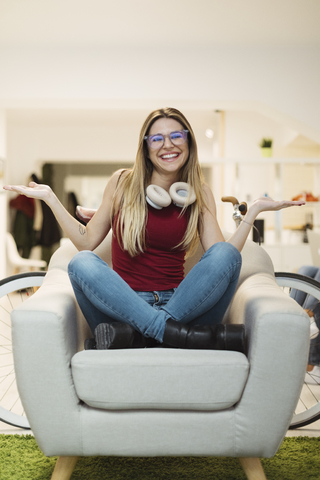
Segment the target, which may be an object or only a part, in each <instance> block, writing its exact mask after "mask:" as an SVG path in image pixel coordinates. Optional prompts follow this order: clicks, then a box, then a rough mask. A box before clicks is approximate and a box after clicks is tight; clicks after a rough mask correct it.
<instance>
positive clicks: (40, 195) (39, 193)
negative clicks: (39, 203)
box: [3, 182, 52, 202]
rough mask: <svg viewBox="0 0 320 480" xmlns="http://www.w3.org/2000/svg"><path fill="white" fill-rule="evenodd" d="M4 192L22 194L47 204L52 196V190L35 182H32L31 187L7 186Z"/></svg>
mask: <svg viewBox="0 0 320 480" xmlns="http://www.w3.org/2000/svg"><path fill="white" fill-rule="evenodd" d="M3 188H4V190H9V191H11V192H17V193H20V195H25V196H26V197H30V198H37V199H39V200H43V201H45V202H47V201H48V200H49V198H50V196H51V195H52V190H51V188H50V187H49V186H48V185H39V184H38V183H35V182H30V183H29V186H28V187H26V186H25V185H5V186H4V187H3Z"/></svg>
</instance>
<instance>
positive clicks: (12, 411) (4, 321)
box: [0, 272, 46, 429]
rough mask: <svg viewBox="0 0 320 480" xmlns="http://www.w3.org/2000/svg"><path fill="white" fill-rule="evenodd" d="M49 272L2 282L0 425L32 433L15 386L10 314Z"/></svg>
mask: <svg viewBox="0 0 320 480" xmlns="http://www.w3.org/2000/svg"><path fill="white" fill-rule="evenodd" d="M45 274H46V272H28V273H21V274H18V275H13V276H12V277H8V278H5V279H3V280H1V281H0V421H2V422H5V423H8V424H9V425H13V426H15V427H20V428H25V429H29V428H30V426H29V422H28V420H27V418H26V416H25V415H24V411H23V407H22V404H21V402H20V398H19V393H18V390H17V386H16V378H15V371H14V364H13V353H12V341H11V316H10V314H11V312H12V310H13V309H14V308H17V307H18V306H19V305H20V304H21V303H22V302H24V301H25V300H27V299H28V298H30V296H31V295H33V294H34V292H35V291H36V290H37V289H38V288H39V287H40V286H41V285H42V282H43V278H44V276H45Z"/></svg>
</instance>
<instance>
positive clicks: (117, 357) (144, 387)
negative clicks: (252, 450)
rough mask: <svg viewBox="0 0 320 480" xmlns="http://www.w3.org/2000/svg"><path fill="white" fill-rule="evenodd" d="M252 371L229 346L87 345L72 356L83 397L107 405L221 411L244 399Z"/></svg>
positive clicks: (93, 403)
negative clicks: (214, 348) (91, 347)
mask: <svg viewBox="0 0 320 480" xmlns="http://www.w3.org/2000/svg"><path fill="white" fill-rule="evenodd" d="M248 372H249V363H248V359H247V358H246V356H245V355H243V354H242V353H238V352H230V351H209V350H178V349H167V348H145V349H129V350H100V351H96V350H85V351H82V352H79V353H77V354H76V355H74V357H73V358H72V375H73V378H74V383H75V388H76V392H77V394H78V396H79V398H80V399H81V400H82V401H83V402H85V403H86V404H87V405H89V406H91V407H95V408H101V409H105V410H119V409H122V410H132V409H139V410H141V409H153V410H155V409H159V410H163V409H168V410H222V409H226V408H229V407H232V406H233V405H234V404H235V403H237V402H238V401H239V399H240V398H241V395H242V392H243V389H244V386H245V383H246V380H247V377H248Z"/></svg>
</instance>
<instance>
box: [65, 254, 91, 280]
mask: <svg viewBox="0 0 320 480" xmlns="http://www.w3.org/2000/svg"><path fill="white" fill-rule="evenodd" d="M92 255H94V254H93V253H92V252H91V251H89V250H82V251H81V252H78V253H76V254H75V256H74V257H73V258H72V259H71V260H70V262H69V264H68V274H69V275H70V274H74V273H76V272H79V271H81V270H82V268H83V269H87V268H88V266H87V262H88V261H90V259H92Z"/></svg>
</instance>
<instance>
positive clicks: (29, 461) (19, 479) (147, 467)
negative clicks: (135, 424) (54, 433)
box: [0, 435, 320, 480]
mask: <svg viewBox="0 0 320 480" xmlns="http://www.w3.org/2000/svg"><path fill="white" fill-rule="evenodd" d="M55 461H56V457H51V458H47V457H45V456H44V455H43V453H42V452H41V451H40V450H39V448H38V446H37V444H36V441H35V439H34V437H33V436H31V435H25V436H23V435H22V436H20V435H0V479H1V480H29V479H30V480H50V477H51V474H52V471H53V469H54V465H55ZM262 465H263V468H264V471H265V474H266V476H267V478H268V480H311V479H313V480H315V479H317V480H320V437H319V438H309V437H289V438H285V439H284V441H283V443H282V445H281V447H280V449H279V451H278V453H277V454H276V455H275V456H274V457H273V458H270V459H262ZM76 479H77V480H80V479H81V480H191V479H192V480H245V479H246V477H245V474H244V473H243V470H242V468H241V466H240V463H239V461H238V459H236V458H218V457H209V458H208V457H146V458H144V457H138V458H135V457H83V458H81V459H79V461H78V463H77V465H76V468H75V470H74V472H73V474H72V477H71V480H76Z"/></svg>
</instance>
